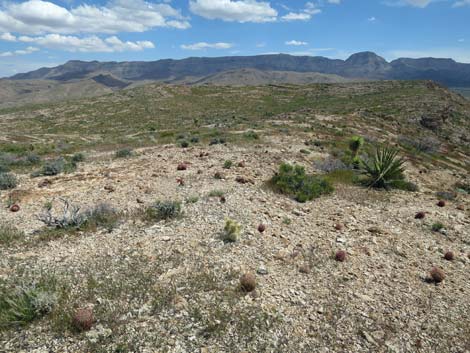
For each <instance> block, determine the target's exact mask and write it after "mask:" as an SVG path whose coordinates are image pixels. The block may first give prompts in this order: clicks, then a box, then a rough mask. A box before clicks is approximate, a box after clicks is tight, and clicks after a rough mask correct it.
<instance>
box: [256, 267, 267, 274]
mask: <svg viewBox="0 0 470 353" xmlns="http://www.w3.org/2000/svg"><path fill="white" fill-rule="evenodd" d="M256 273H257V274H259V275H267V274H268V270H267V269H266V267H264V265H261V266H260V267H259V268H258V269H257V270H256Z"/></svg>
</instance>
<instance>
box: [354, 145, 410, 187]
mask: <svg viewBox="0 0 470 353" xmlns="http://www.w3.org/2000/svg"><path fill="white" fill-rule="evenodd" d="M404 164H405V160H404V159H403V158H400V157H398V150H396V149H394V148H390V147H384V148H380V147H378V148H377V150H376V152H375V156H374V157H373V158H371V159H370V160H369V161H364V160H361V168H362V172H363V173H364V174H365V175H366V176H367V177H368V185H369V186H371V187H375V188H384V189H390V188H392V187H393V185H394V184H395V183H400V182H402V181H403V180H404V179H405V176H404V174H403V172H404V171H405V167H404Z"/></svg>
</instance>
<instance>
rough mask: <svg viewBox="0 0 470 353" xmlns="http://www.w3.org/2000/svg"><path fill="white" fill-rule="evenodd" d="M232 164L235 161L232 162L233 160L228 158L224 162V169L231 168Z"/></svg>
mask: <svg viewBox="0 0 470 353" xmlns="http://www.w3.org/2000/svg"><path fill="white" fill-rule="evenodd" d="M232 166H233V162H232V161H229V160H226V161H225V162H224V169H230V168H232Z"/></svg>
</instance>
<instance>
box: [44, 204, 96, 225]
mask: <svg viewBox="0 0 470 353" xmlns="http://www.w3.org/2000/svg"><path fill="white" fill-rule="evenodd" d="M61 202H62V212H61V213H60V214H59V215H57V216H56V215H54V214H53V213H52V204H48V205H46V207H45V208H44V211H43V212H42V213H41V214H39V215H38V216H37V217H38V219H39V220H40V221H41V222H43V223H44V224H45V225H46V226H47V227H52V228H57V229H70V228H74V229H79V228H80V227H83V226H84V225H85V224H86V223H87V220H88V218H87V214H86V213H85V212H81V207H80V206H77V205H73V204H71V203H70V202H69V201H68V200H66V199H61Z"/></svg>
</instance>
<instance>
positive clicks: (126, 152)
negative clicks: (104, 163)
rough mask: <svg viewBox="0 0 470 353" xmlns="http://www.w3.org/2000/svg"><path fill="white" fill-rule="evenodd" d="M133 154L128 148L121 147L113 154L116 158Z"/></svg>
mask: <svg viewBox="0 0 470 353" xmlns="http://www.w3.org/2000/svg"><path fill="white" fill-rule="evenodd" d="M132 154H133V152H132V150H131V149H130V148H122V149H120V150H117V151H116V153H115V154H114V156H115V157H116V158H129V157H131V156H132Z"/></svg>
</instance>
